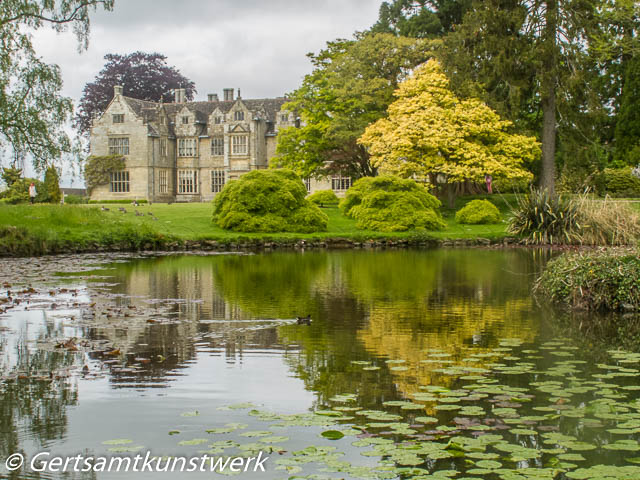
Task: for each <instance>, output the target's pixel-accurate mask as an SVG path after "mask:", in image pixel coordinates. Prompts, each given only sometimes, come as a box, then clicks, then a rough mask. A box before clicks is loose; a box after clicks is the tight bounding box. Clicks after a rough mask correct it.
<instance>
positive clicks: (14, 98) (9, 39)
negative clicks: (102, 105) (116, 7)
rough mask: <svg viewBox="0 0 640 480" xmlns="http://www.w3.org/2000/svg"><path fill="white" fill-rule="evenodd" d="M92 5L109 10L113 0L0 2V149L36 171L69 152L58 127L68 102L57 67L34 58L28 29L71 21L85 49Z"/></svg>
mask: <svg viewBox="0 0 640 480" xmlns="http://www.w3.org/2000/svg"><path fill="white" fill-rule="evenodd" d="M98 6H102V7H103V8H104V9H106V10H110V9H111V8H112V7H113V0H58V1H55V2H54V1H51V0H2V1H1V2H0V72H1V73H0V147H5V148H8V149H10V150H12V151H13V152H14V153H16V152H17V153H19V154H28V155H30V156H31V158H32V160H33V164H34V166H35V167H36V169H38V170H39V169H42V168H44V167H45V165H47V164H48V163H49V162H51V161H52V160H53V159H56V158H58V157H60V155H61V153H63V152H68V151H70V150H71V142H70V141H69V138H68V136H67V134H66V133H65V131H64V129H63V125H64V124H65V122H66V121H67V120H68V119H69V117H70V115H71V112H72V103H71V100H70V99H69V98H65V97H63V96H61V95H60V90H61V88H62V77H61V75H60V69H59V68H58V66H57V65H48V64H46V63H45V62H43V61H42V59H40V58H39V57H38V56H37V54H36V52H35V50H34V47H33V42H32V36H31V33H30V32H32V31H33V30H37V29H39V28H42V27H45V26H47V25H49V26H51V27H52V28H54V29H56V30H58V31H62V30H64V29H65V28H67V27H68V26H69V25H71V26H72V27H73V31H74V32H75V33H76V35H77V37H78V42H79V43H78V46H79V48H80V49H83V48H86V46H87V42H88V38H89V12H90V10H95V9H96V8H97V7H98Z"/></svg>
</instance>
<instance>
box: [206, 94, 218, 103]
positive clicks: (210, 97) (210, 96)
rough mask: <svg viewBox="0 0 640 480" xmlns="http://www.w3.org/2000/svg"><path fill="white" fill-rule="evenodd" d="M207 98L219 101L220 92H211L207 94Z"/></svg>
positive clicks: (211, 100)
mask: <svg viewBox="0 0 640 480" xmlns="http://www.w3.org/2000/svg"><path fill="white" fill-rule="evenodd" d="M207 98H208V99H209V101H210V102H217V101H219V100H218V94H217V93H210V94H209V95H207Z"/></svg>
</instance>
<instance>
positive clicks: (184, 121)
mask: <svg viewBox="0 0 640 480" xmlns="http://www.w3.org/2000/svg"><path fill="white" fill-rule="evenodd" d="M182 124H183V125H188V124H189V117H188V116H187V115H185V116H184V117H182Z"/></svg>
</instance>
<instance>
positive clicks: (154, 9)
mask: <svg viewBox="0 0 640 480" xmlns="http://www.w3.org/2000/svg"><path fill="white" fill-rule="evenodd" d="M0 1H1V0H0ZM381 3H382V0H270V1H264V0H115V8H114V10H113V11H112V12H102V11H98V12H96V13H94V14H93V15H92V16H91V37H90V41H89V49H88V50H86V51H83V52H82V53H78V50H77V41H76V38H75V36H74V35H73V33H71V32H66V33H61V34H59V33H56V32H55V31H53V30H51V29H48V28H43V29H41V30H39V31H38V32H36V34H35V35H34V44H35V48H36V52H37V53H38V54H39V55H41V56H42V57H43V58H44V60H45V61H47V62H48V63H55V64H57V65H59V66H60V68H61V70H62V77H63V80H64V88H63V94H64V95H65V96H68V97H71V98H72V99H73V100H74V102H75V103H76V104H77V102H78V100H79V99H80V96H81V95H82V89H83V87H84V85H85V84H86V83H88V82H91V81H92V80H93V79H94V78H95V77H96V75H97V74H98V73H99V72H100V70H101V69H102V67H103V66H104V55H105V54H107V53H118V54H127V53H131V52H135V51H138V50H140V51H143V52H158V53H162V54H164V55H166V56H167V63H168V64H169V65H172V66H174V67H176V68H177V69H178V70H180V72H181V73H182V74H183V75H184V76H186V77H187V78H189V79H191V80H193V81H194V82H195V83H196V88H197V90H198V93H197V95H196V100H206V98H207V94H208V93H218V94H219V95H220V96H221V97H222V89H223V88H227V87H232V88H235V89H238V88H240V89H241V90H242V97H243V98H268V97H276V96H282V95H283V94H285V93H288V92H291V91H293V90H295V89H296V88H297V87H298V86H299V85H300V82H301V80H302V78H303V77H304V75H305V74H306V73H309V72H310V70H311V66H310V62H309V59H308V58H307V57H306V54H307V53H309V52H318V51H319V50H320V49H322V48H324V47H325V45H326V42H327V41H330V40H335V39H336V38H350V37H351V36H352V35H353V33H354V32H355V31H361V30H365V29H367V28H369V27H370V26H371V25H373V23H375V21H376V19H377V16H378V9H379V7H380V4H381ZM125 95H126V92H125ZM26 173H27V174H28V175H33V172H32V171H31V168H27V171H26ZM72 180H73V181H72ZM81 184H82V182H81V180H79V179H78V178H75V179H73V178H72V175H71V169H70V168H69V167H68V166H65V167H64V168H63V176H62V185H63V186H81Z"/></svg>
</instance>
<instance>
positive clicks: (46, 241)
mask: <svg viewBox="0 0 640 480" xmlns="http://www.w3.org/2000/svg"><path fill="white" fill-rule="evenodd" d="M106 213H108V212H102V211H101V210H100V209H99V208H92V207H85V206H79V205H64V206H61V205H34V206H30V205H6V206H1V207H0V254H2V255H5V256H6V255H40V254H44V253H62V252H74V251H88V250H99V249H101V248H109V249H118V250H137V249H141V248H156V247H158V246H160V245H162V244H163V243H164V242H166V241H167V240H168V239H167V238H166V236H165V235H163V234H162V233H160V232H158V231H157V230H156V229H154V228H152V227H150V226H148V225H145V224H144V223H142V224H141V223H140V222H132V221H131V220H130V219H128V218H118V217H116V216H113V215H106Z"/></svg>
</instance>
